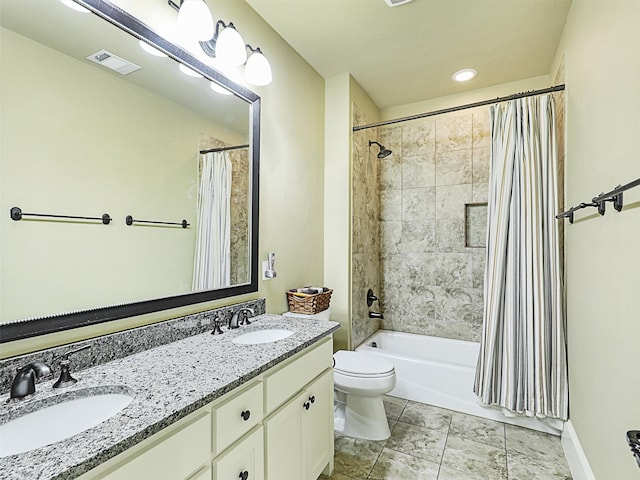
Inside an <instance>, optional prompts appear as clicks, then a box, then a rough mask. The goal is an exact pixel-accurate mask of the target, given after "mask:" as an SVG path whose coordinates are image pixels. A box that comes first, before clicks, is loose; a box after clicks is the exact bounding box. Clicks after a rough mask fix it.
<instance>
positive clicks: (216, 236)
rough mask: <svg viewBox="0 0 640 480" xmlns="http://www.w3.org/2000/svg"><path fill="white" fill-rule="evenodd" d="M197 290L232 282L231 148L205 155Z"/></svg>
mask: <svg viewBox="0 0 640 480" xmlns="http://www.w3.org/2000/svg"><path fill="white" fill-rule="evenodd" d="M201 162H202V164H201V172H200V185H199V189H198V229H197V232H196V250H195V255H194V266H193V290H194V291H198V290H210V289H212V288H220V287H226V286H228V285H229V284H230V283H231V282H230V277H231V267H230V258H231V256H230V253H231V252H230V250H231V215H230V203H231V161H230V160H229V156H228V154H227V152H213V153H207V154H205V155H202V156H201Z"/></svg>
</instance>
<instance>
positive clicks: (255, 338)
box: [231, 328, 293, 345]
mask: <svg viewBox="0 0 640 480" xmlns="http://www.w3.org/2000/svg"><path fill="white" fill-rule="evenodd" d="M289 335H293V332H292V331H291V330H285V329H284V328H267V329H264V330H254V331H252V332H247V333H243V334H242V335H239V336H237V337H236V338H234V339H232V340H231V341H232V342H233V343H238V344H240V345H256V344H259V343H270V342H276V341H278V340H282V339H283V338H287V337H288V336H289Z"/></svg>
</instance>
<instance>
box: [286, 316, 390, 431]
mask: <svg viewBox="0 0 640 480" xmlns="http://www.w3.org/2000/svg"><path fill="white" fill-rule="evenodd" d="M283 315H284V316H289V317H299V318H316V319H322V320H330V317H331V312H330V311H329V310H325V311H323V312H319V313H317V314H315V315H304V314H301V313H290V312H285V313H283ZM333 363H334V365H333V384H334V393H335V398H334V430H335V431H336V432H337V433H340V434H342V435H346V436H349V437H355V438H362V439H365V440H386V439H387V438H389V436H390V435H391V432H390V430H389V423H388V422H387V415H386V413H385V410H384V404H383V402H382V398H383V396H384V395H385V394H387V393H389V392H390V391H391V390H393V388H394V387H395V386H396V372H395V369H394V367H393V364H392V363H391V362H389V361H388V360H385V359H383V358H379V357H377V356H375V355H371V354H367V353H364V352H351V351H348V350H338V351H337V352H335V353H334V354H333Z"/></svg>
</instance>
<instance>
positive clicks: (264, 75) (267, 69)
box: [244, 49, 273, 87]
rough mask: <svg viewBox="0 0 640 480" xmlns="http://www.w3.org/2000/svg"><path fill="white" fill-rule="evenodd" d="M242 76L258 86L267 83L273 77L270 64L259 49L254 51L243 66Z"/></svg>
mask: <svg viewBox="0 0 640 480" xmlns="http://www.w3.org/2000/svg"><path fill="white" fill-rule="evenodd" d="M244 78H245V80H246V81H247V82H249V83H250V84H252V85H256V86H258V87H264V86H265V85H269V84H270V83H271V80H272V79H273V75H272V74H271V65H269V60H267V57H265V56H264V55H263V54H262V52H261V51H260V49H258V50H257V51H256V52H254V53H253V54H252V55H251V56H250V57H249V60H247V64H246V65H245V67H244Z"/></svg>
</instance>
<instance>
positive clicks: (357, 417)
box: [333, 350, 396, 440]
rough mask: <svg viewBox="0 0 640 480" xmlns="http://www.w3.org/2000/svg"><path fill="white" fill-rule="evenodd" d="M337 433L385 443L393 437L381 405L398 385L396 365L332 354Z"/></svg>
mask: <svg viewBox="0 0 640 480" xmlns="http://www.w3.org/2000/svg"><path fill="white" fill-rule="evenodd" d="M333 359H334V366H333V385H334V389H335V394H336V395H335V410H334V411H335V415H334V430H335V431H336V432H338V433H341V434H343V435H347V436H349V437H356V438H363V439H365V440H386V439H387V438H389V435H391V432H390V430H389V423H388V422H387V415H386V413H385V410H384V404H383V403H382V398H383V395H385V394H386V393H389V392H390V391H391V390H393V388H394V387H395V386H396V372H395V369H394V367H393V364H392V363H391V362H389V361H388V360H385V359H383V358H378V357H376V356H374V355H370V354H367V353H363V352H350V351H347V350H338V351H337V352H336V353H334V354H333Z"/></svg>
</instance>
